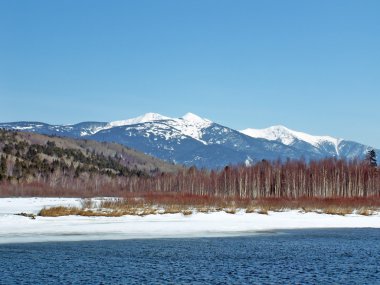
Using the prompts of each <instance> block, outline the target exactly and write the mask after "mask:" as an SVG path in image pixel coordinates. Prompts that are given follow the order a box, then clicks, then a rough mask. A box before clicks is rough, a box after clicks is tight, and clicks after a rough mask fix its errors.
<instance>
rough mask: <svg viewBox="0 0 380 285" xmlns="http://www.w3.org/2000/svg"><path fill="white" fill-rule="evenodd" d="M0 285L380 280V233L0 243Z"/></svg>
mask: <svg viewBox="0 0 380 285" xmlns="http://www.w3.org/2000/svg"><path fill="white" fill-rule="evenodd" d="M0 284H380V230H379V229H334V230H302V231H298V230H297V231H284V232H278V233H268V234H262V235H256V236H245V237H228V238H196V239H195V238H194V239H150V240H124V241H88V242H50V243H29V244H3V245H0Z"/></svg>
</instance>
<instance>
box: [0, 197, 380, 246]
mask: <svg viewBox="0 0 380 285" xmlns="http://www.w3.org/2000/svg"><path fill="white" fill-rule="evenodd" d="M80 201H81V200H80V199H78V198H0V243H14V242H39V241H79V240H106V239H135V238H176V237H215V236H234V235H249V234H255V233H259V232H261V231H272V230H281V229H306V228H367V227H368V228H380V214H379V213H378V214H376V215H373V216H359V215H347V216H344V217H343V216H335V215H326V214H317V213H306V214H304V213H299V212H298V211H288V212H280V213H279V212H269V215H260V214H256V213H253V214H246V213H244V212H243V211H240V212H237V213H236V214H227V213H225V212H217V213H209V214H204V213H195V214H193V215H191V216H183V215H182V214H165V215H149V216H145V217H139V216H124V217H79V216H66V217H58V218H50V217H37V218H36V219H35V220H32V219H30V218H26V217H22V216H16V215H15V214H17V213H21V212H26V213H34V214H37V213H38V212H39V210H41V209H42V208H43V207H50V206H58V205H63V206H77V207H78V206H80V204H81V203H80Z"/></svg>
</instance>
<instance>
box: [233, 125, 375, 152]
mask: <svg viewBox="0 0 380 285" xmlns="http://www.w3.org/2000/svg"><path fill="white" fill-rule="evenodd" d="M240 132H241V133H243V134H246V135H248V136H250V137H252V138H262V139H266V140H270V141H277V142H281V143H283V144H285V145H288V146H292V147H294V148H295V149H297V150H303V151H305V150H306V151H307V152H308V153H315V154H317V155H318V156H322V157H337V158H348V159H354V158H362V157H363V156H364V155H365V154H366V152H367V150H368V146H365V145H362V144H359V143H356V142H352V141H347V140H344V139H339V138H334V137H331V136H313V135H310V134H306V133H302V132H298V131H294V130H291V129H288V128H286V127H284V126H273V127H269V128H267V129H245V130H242V131H240Z"/></svg>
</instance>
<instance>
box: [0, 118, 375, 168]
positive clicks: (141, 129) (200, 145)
mask: <svg viewBox="0 0 380 285" xmlns="http://www.w3.org/2000/svg"><path fill="white" fill-rule="evenodd" d="M0 128H6V129H14V130H19V131H28V132H36V133H41V134H47V135H56V136H63V137H71V138H85V139H90V140H96V141H107V142H116V143H119V144H122V145H125V146H128V147H131V148H134V149H137V150H139V151H142V152H144V153H146V154H150V155H153V156H155V157H157V158H160V159H163V160H166V161H170V162H175V163H180V164H185V165H196V166H198V167H206V168H220V167H224V166H225V165H228V164H240V163H252V162H255V161H260V160H262V159H268V160H275V159H281V160H286V159H288V158H289V159H300V158H304V159H306V160H312V159H322V158H326V157H339V158H349V159H352V158H357V157H359V158H363V157H364V156H365V153H366V151H367V149H368V147H367V146H365V145H362V144H360V143H356V142H352V141H346V140H342V139H336V138H333V137H329V136H312V135H309V134H306V133H302V132H298V131H293V130H290V129H288V128H286V127H283V126H274V127H270V128H268V129H263V130H257V129H247V130H243V131H236V130H234V129H231V128H228V127H226V126H223V125H221V124H217V123H214V122H212V121H210V120H208V119H204V118H201V117H199V116H197V115H194V114H192V113H188V114H186V115H184V116H183V117H180V118H170V117H166V116H163V115H160V114H156V113H147V114H145V115H142V116H139V117H137V118H132V119H127V120H122V121H114V122H109V123H107V122H84V123H79V124H75V125H49V124H45V123H38V122H14V123H3V124H0ZM378 153H380V152H378Z"/></svg>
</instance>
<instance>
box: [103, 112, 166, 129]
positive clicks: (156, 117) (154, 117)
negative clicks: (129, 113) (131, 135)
mask: <svg viewBox="0 0 380 285" xmlns="http://www.w3.org/2000/svg"><path fill="white" fill-rule="evenodd" d="M169 119H171V118H169V117H165V116H163V115H160V114H158V113H146V114H144V115H141V116H138V117H136V118H132V119H128V120H121V121H114V122H110V123H109V124H108V125H109V126H110V127H119V126H127V125H135V124H141V123H146V122H154V121H160V120H169Z"/></svg>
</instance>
